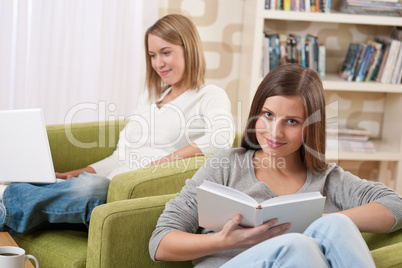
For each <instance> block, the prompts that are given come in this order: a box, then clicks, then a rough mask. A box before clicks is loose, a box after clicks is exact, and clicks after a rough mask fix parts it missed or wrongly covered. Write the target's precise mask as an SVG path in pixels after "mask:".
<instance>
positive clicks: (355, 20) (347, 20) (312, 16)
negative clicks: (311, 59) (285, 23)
mask: <svg viewBox="0 0 402 268" xmlns="http://www.w3.org/2000/svg"><path fill="white" fill-rule="evenodd" d="M306 13H307V14H308V16H306ZM262 16H263V18H264V19H270V20H292V21H311V22H323V23H343V24H366V25H381V26H402V18H401V17H391V16H375V15H360V14H345V13H339V12H336V11H331V12H330V13H319V12H300V11H282V10H264V11H263V12H262Z"/></svg>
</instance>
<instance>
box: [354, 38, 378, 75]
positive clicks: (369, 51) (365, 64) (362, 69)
mask: <svg viewBox="0 0 402 268" xmlns="http://www.w3.org/2000/svg"><path fill="white" fill-rule="evenodd" d="M373 52H374V47H373V46H371V45H367V48H366V52H365V53H364V57H363V60H362V63H361V65H360V68H359V70H358V71H357V74H356V79H355V81H356V82H363V81H364V79H365V78H366V74H367V70H368V66H369V63H370V60H371V57H372V56H373Z"/></svg>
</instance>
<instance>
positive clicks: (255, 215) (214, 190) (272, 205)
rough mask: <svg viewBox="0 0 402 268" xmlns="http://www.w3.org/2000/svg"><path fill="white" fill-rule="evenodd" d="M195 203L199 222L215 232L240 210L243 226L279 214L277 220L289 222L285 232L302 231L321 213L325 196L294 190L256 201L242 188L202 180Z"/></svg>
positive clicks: (257, 223) (255, 224)
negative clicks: (292, 192) (289, 225)
mask: <svg viewBox="0 0 402 268" xmlns="http://www.w3.org/2000/svg"><path fill="white" fill-rule="evenodd" d="M197 203H198V220H199V225H200V226H201V227H203V228H206V229H210V230H213V231H215V232H219V231H220V230H222V228H223V226H224V225H225V224H226V223H227V222H228V221H229V220H230V219H232V218H233V217H234V216H235V215H237V214H240V215H241V216H242V220H241V223H240V225H241V226H243V227H255V226H258V225H261V224H263V223H264V222H266V221H268V220H270V219H273V218H278V222H277V224H282V223H287V222H290V223H291V228H290V229H289V231H288V232H298V233H303V232H304V231H305V230H306V229H307V227H308V226H309V225H310V224H311V223H312V222H313V221H315V220H316V219H318V218H320V217H321V216H322V213H323V210H324V204H325V197H323V196H322V195H321V194H320V192H310V193H296V194H291V195H284V196H278V197H275V198H271V199H268V200H266V201H264V202H262V203H258V202H257V201H256V200H254V199H253V198H252V197H250V196H248V195H247V194H245V193H243V192H241V191H238V190H236V189H233V188H230V187H227V186H224V185H220V184H217V183H214V182H210V181H204V182H203V183H202V184H201V185H200V186H199V187H197Z"/></svg>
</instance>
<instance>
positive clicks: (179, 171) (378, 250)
mask: <svg viewBox="0 0 402 268" xmlns="http://www.w3.org/2000/svg"><path fill="white" fill-rule="evenodd" d="M123 127H124V123H123V122H120V121H116V122H115V121H111V122H101V123H80V124H73V125H69V126H64V125H54V126H48V137H49V142H50V147H51V151H52V156H53V161H54V166H55V169H56V171H59V172H63V171H68V170H73V169H77V168H81V167H84V166H87V165H88V164H91V163H93V162H95V161H97V160H100V159H103V158H105V157H107V156H108V155H110V154H111V153H112V152H113V151H114V149H115V144H116V142H117V139H118V133H119V130H120V129H122V128H123ZM235 144H238V143H237V142H235ZM206 159H207V157H196V158H192V159H191V161H190V162H185V163H184V162H182V161H178V162H175V163H174V165H171V167H170V168H166V167H164V166H163V165H162V166H158V167H157V168H156V167H151V168H146V169H142V170H137V171H132V172H128V173H124V174H120V175H118V176H116V177H115V178H114V179H113V180H112V182H111V184H110V188H109V192H108V197H107V204H105V205H101V206H99V207H97V208H95V210H94V211H93V213H92V216H91V222H90V227H89V231H87V230H85V229H82V228H81V226H75V225H65V226H49V228H47V229H46V230H43V231H38V232H35V233H32V234H29V235H25V236H18V237H14V239H15V241H16V242H17V243H18V245H19V246H21V247H23V248H24V249H25V250H26V251H27V253H29V254H32V255H34V256H35V257H36V258H37V259H38V261H39V264H40V267H41V268H63V267H66V268H67V267H68V268H73V267H74V268H78V267H90V268H92V267H94V268H95V267H102V268H125V267H141V268H144V267H192V266H191V263H190V262H157V263H156V262H153V261H151V259H150V257H149V253H148V240H149V238H150V236H151V233H152V231H153V229H154V227H155V224H156V221H157V219H158V217H159V215H160V214H161V213H162V211H163V209H164V206H165V203H166V202H167V201H169V200H170V199H171V198H174V197H175V193H177V192H178V191H180V189H181V187H182V186H183V185H184V181H185V180H186V179H187V178H190V177H191V176H192V175H193V174H194V173H195V172H196V170H197V169H198V168H199V167H200V166H201V165H202V163H204V161H205V160H206ZM184 164H186V166H187V164H188V166H187V168H185V165H184ZM364 237H365V239H366V241H367V243H368V245H369V247H370V249H371V250H372V254H373V256H374V260H375V262H376V264H377V267H402V254H401V253H402V231H399V232H395V233H391V234H378V235H376V234H364Z"/></svg>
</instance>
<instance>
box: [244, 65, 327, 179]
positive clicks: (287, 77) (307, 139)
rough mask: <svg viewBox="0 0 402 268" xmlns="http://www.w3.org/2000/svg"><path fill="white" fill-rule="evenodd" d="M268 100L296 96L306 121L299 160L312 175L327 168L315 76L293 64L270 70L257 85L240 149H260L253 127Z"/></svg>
mask: <svg viewBox="0 0 402 268" xmlns="http://www.w3.org/2000/svg"><path fill="white" fill-rule="evenodd" d="M272 96H299V97H300V98H301V100H302V102H303V105H304V110H305V114H306V115H307V120H306V122H305V123H304V127H305V129H306V134H305V136H304V137H303V138H304V140H303V145H302V146H301V147H300V149H299V151H300V157H301V159H302V161H303V163H304V165H305V166H306V168H307V169H309V170H310V171H311V172H312V173H314V174H319V173H321V172H322V171H323V170H325V168H326V167H327V164H326V162H325V126H326V123H325V97H324V88H323V86H322V81H321V78H320V76H319V75H318V73H317V72H316V71H314V70H312V69H308V68H305V67H303V66H300V65H297V64H287V65H281V66H279V67H276V68H274V69H272V70H271V71H270V72H269V73H268V75H267V76H265V78H264V79H263V81H262V82H261V84H260V85H259V87H258V89H257V92H256V93H255V96H254V99H253V102H252V104H251V109H250V114H249V117H248V121H247V125H246V129H245V131H244V134H243V140H242V144H241V146H242V147H244V148H246V149H261V146H260V145H259V144H258V141H257V137H256V132H255V124H256V121H257V120H258V118H259V116H260V115H261V110H262V107H263V105H264V103H265V100H266V99H267V98H269V97H272Z"/></svg>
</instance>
